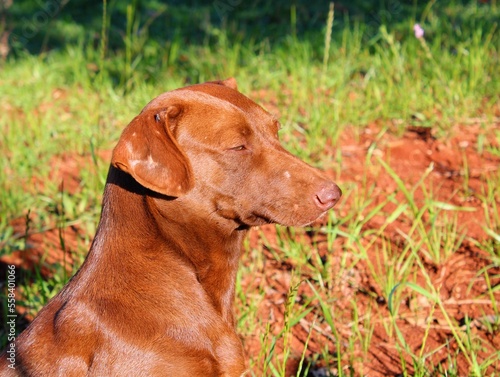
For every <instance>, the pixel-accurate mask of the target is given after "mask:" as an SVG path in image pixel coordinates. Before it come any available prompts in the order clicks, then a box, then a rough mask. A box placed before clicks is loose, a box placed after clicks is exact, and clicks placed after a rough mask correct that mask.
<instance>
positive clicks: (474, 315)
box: [243, 124, 500, 376]
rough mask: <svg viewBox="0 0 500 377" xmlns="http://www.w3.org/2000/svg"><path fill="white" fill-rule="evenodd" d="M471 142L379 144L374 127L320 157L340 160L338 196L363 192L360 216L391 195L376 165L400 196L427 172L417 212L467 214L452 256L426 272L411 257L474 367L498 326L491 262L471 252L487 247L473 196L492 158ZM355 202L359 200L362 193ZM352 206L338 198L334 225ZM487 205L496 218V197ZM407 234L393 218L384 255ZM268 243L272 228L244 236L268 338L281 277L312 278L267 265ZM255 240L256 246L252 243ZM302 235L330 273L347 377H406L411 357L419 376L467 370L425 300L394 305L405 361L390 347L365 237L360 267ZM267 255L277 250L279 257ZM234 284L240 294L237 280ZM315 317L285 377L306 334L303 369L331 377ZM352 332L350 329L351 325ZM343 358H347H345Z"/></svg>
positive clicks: (278, 324)
mask: <svg viewBox="0 0 500 377" xmlns="http://www.w3.org/2000/svg"><path fill="white" fill-rule="evenodd" d="M481 132H482V131H481V129H480V127H479V126H474V125H468V126H457V127H456V128H455V129H454V131H453V132H452V135H453V136H452V137H450V138H447V139H435V138H433V137H432V135H431V133H430V130H429V129H423V128H409V129H408V131H407V132H406V133H405V134H404V135H403V136H402V137H396V136H394V135H393V134H391V133H385V134H383V135H382V136H380V127H379V126H377V125H376V124H374V125H372V126H370V127H368V128H367V129H366V130H365V131H364V132H363V133H362V134H356V132H354V131H353V130H352V131H349V130H348V131H346V132H344V133H343V134H342V135H341V137H340V140H339V142H338V144H337V145H335V146H331V147H329V148H328V149H327V150H325V151H324V153H327V154H330V155H331V156H332V161H333V160H334V156H335V152H336V149H340V150H341V152H342V156H343V157H342V169H341V176H340V179H339V178H337V183H339V185H340V186H341V187H342V185H343V184H344V185H347V184H348V183H351V184H352V183H354V184H356V185H364V186H365V187H371V186H372V185H373V190H371V191H370V192H369V195H370V196H371V197H370V198H371V199H373V201H372V203H371V204H370V206H369V207H368V208H365V209H364V210H363V211H364V213H365V214H367V213H369V211H370V210H371V209H373V208H374V207H375V206H377V205H379V204H380V203H383V202H384V200H385V199H386V198H387V196H388V195H389V194H391V193H394V192H399V191H400V190H398V186H397V184H396V182H395V180H394V179H393V178H392V177H391V176H390V174H389V173H388V172H387V170H386V169H384V168H383V167H382V166H381V164H380V163H377V158H380V159H382V160H383V161H385V162H386V163H388V164H389V166H390V167H391V168H392V169H393V170H394V171H395V173H396V174H397V175H398V176H399V177H400V178H401V180H402V181H403V182H404V183H405V186H406V188H407V189H411V188H412V187H414V186H415V185H416V184H417V183H418V181H419V180H420V179H421V177H422V176H423V175H424V174H426V173H425V172H426V171H427V170H428V169H429V167H430V166H433V170H432V172H431V173H430V174H429V175H428V176H427V177H426V178H425V180H424V181H423V187H424V189H423V188H417V189H415V191H414V199H415V203H416V205H417V206H418V207H419V208H421V207H422V206H423V205H424V201H425V198H426V196H427V197H428V196H429V194H428V193H429V192H432V199H433V200H434V201H439V202H442V203H446V204H450V205H453V206H456V207H467V208H468V210H467V211H458V212H456V213H457V216H458V218H457V220H458V221H457V224H458V226H457V229H456V231H457V233H458V234H459V235H460V234H464V235H465V237H464V238H463V241H462V242H461V243H460V244H459V246H458V250H456V252H455V253H453V254H452V255H450V256H447V257H443V259H442V260H441V261H440V262H439V263H435V261H433V260H431V259H430V258H429V256H428V255H427V254H425V253H422V254H420V257H421V258H422V260H423V263H424V265H425V267H426V271H427V273H428V275H429V277H430V279H431V281H432V285H433V286H434V287H435V288H436V289H437V291H438V292H439V296H440V298H441V300H442V302H443V304H444V308H445V313H446V315H447V316H448V317H449V320H450V321H451V323H452V324H453V326H454V328H459V332H460V334H459V336H460V337H461V339H462V341H466V340H465V339H466V338H467V336H468V335H467V331H469V334H470V338H471V339H473V340H472V343H473V344H474V345H473V347H475V348H476V349H477V350H478V351H477V354H478V355H479V358H480V360H479V363H481V362H483V361H485V360H487V359H488V358H491V357H492V355H494V354H496V353H497V352H498V349H500V332H499V331H498V328H497V329H494V331H491V327H492V326H491V325H493V324H494V323H498V318H497V317H496V315H495V312H494V308H493V307H492V299H491V297H490V296H489V294H488V284H490V286H491V287H495V286H498V285H499V284H500V269H499V268H498V267H495V268H494V267H492V266H491V265H490V264H491V259H489V258H488V255H486V254H485V252H484V251H482V250H481V249H480V248H478V247H477V244H476V243H475V242H474V240H475V241H479V242H482V241H485V240H486V239H487V237H488V235H487V234H486V233H485V231H484V225H485V224H486V219H485V211H484V208H483V206H484V205H485V204H484V201H483V200H480V199H479V196H480V195H484V194H485V192H486V179H487V177H488V176H490V175H491V174H495V173H497V169H498V166H499V164H500V158H499V157H498V156H495V155H492V154H490V153H487V152H484V153H478V152H477V148H476V146H477V138H478V135H479V134H480V133H481ZM483 132H484V131H483ZM488 142H489V143H490V145H491V146H492V147H496V148H498V145H495V142H496V141H494V140H489V141H488ZM369 153H370V154H371V156H372V157H371V158H370V159H369V160H370V161H371V162H370V163H369V164H366V163H365V161H366V160H367V154H369ZM332 175H333V174H332ZM424 190H425V191H426V192H427V194H426V193H424ZM358 192H360V193H362V194H367V193H366V192H365V191H363V190H361V191H358ZM358 199H359V198H356V197H353V196H352V195H351V196H349V197H347V198H345V199H344V200H346V202H345V203H344V204H343V205H342V204H341V205H340V206H339V208H341V210H339V211H340V212H339V213H338V217H340V218H342V216H345V215H346V214H347V213H349V212H350V211H351V210H352V206H354V205H355V204H354V202H355V201H356V200H358ZM495 200H496V202H497V208H498V204H499V199H498V194H497V196H496V197H495ZM396 202H405V198H404V195H403V194H402V193H398V194H397V195H396ZM395 207H396V205H395V204H394V203H388V204H386V205H385V206H383V207H382V210H381V211H380V213H381V214H380V215H376V216H374V217H373V218H371V219H370V220H369V221H368V222H367V223H366V224H365V225H364V229H363V230H364V231H367V230H370V229H373V230H377V229H380V228H381V227H382V226H383V225H384V223H385V221H386V216H387V214H390V213H392V211H394V209H395ZM384 214H385V215H384ZM318 225H320V224H318ZM412 225H413V224H412V222H411V219H409V218H408V217H405V216H400V217H398V219H397V220H395V221H394V222H392V223H391V224H389V226H387V227H386V228H385V229H384V231H383V233H382V237H383V238H384V240H385V242H386V243H389V244H390V246H391V252H392V254H395V253H396V254H397V253H400V252H401V251H402V250H403V248H404V246H405V240H404V238H403V236H402V234H407V233H408V231H409V230H410V228H411V227H412ZM274 233H275V231H274V228H273V227H271V226H269V227H265V228H264V229H263V230H262V231H257V230H255V231H253V233H252V234H251V243H250V244H251V247H253V248H257V249H260V250H262V252H263V253H264V256H265V258H266V261H265V263H264V266H265V267H264V268H263V269H261V270H260V271H256V272H255V275H254V276H252V277H251V278H248V279H247V281H248V282H249V283H250V282H255V281H260V279H265V281H266V283H267V285H268V287H269V289H268V290H267V291H266V299H265V300H264V302H263V303H262V305H261V307H259V309H258V313H259V314H258V315H259V317H260V318H266V319H269V321H271V329H273V328H274V329H276V330H275V332H276V333H277V332H279V331H280V330H281V329H282V328H283V324H284V321H283V318H284V307H285V300H286V294H287V292H288V289H289V287H290V271H291V269H292V268H297V269H299V270H300V271H301V277H302V278H310V279H312V280H311V281H314V279H315V278H316V277H315V276H314V275H312V273H311V271H310V269H308V266H307V265H306V266H303V265H302V266H297V265H296V263H295V262H294V261H293V260H288V259H287V258H286V257H285V256H284V255H283V259H282V261H281V262H277V261H276V260H275V258H274V256H273V254H272V253H271V252H269V250H268V247H271V248H273V246H276V244H275V243H273V239H274V238H275V237H273V234H274ZM262 234H264V235H265V237H262V236H261V235H262ZM307 235H308V237H303V238H302V242H310V243H311V245H313V247H314V248H316V250H317V252H318V253H319V254H320V255H321V257H322V259H323V260H327V261H331V271H330V273H331V276H333V281H334V282H335V284H334V285H333V286H330V287H329V289H330V290H331V291H330V294H329V296H330V297H335V302H334V303H333V304H332V313H333V315H334V316H335V318H334V321H335V326H336V329H335V332H336V333H337V336H338V338H339V339H341V344H340V346H339V349H340V353H341V354H340V357H341V358H342V361H343V363H342V364H343V365H352V366H353V367H354V370H352V371H350V372H352V373H354V375H367V376H399V375H402V373H403V372H407V373H409V374H410V375H411V374H412V373H413V372H414V370H413V363H412V359H411V355H410V353H413V354H414V355H426V366H425V367H426V368H427V369H428V372H429V373H431V374H432V373H433V372H434V373H435V372H436V371H437V370H439V366H440V365H441V364H442V365H441V367H442V368H443V369H444V370H450V369H451V365H450V360H456V364H457V365H456V368H457V374H458V375H468V373H469V371H470V370H469V367H470V363H469V361H468V360H467V358H466V357H465V356H464V355H463V353H462V352H460V350H459V346H458V344H457V342H456V339H455V337H454V335H453V329H452V327H451V326H450V323H449V322H448V321H447V319H446V318H445V315H444V314H443V313H442V311H441V310H440V309H439V308H438V307H437V306H436V305H434V303H433V302H430V300H429V299H427V298H426V297H425V296H422V295H417V294H413V295H410V294H406V295H403V297H404V300H402V302H401V303H399V305H398V312H397V315H396V316H395V317H394V320H395V323H396V324H397V327H398V331H400V332H401V336H402V337H403V338H404V340H405V342H406V344H407V345H408V347H409V352H407V351H405V349H404V348H403V346H402V345H401V343H399V342H398V340H397V339H398V336H397V335H396V332H395V330H394V328H392V327H391V326H390V322H391V321H392V319H391V314H390V312H389V309H388V304H387V302H386V297H384V292H383V291H382V287H381V286H380V283H379V282H378V281H376V280H375V278H374V276H373V274H372V273H371V272H370V269H369V268H368V262H370V263H371V265H373V266H376V268H377V274H378V275H380V276H385V275H386V274H388V271H385V270H384V265H383V263H380V259H381V257H380V255H377V253H379V250H380V243H381V242H380V239H378V240H373V239H371V238H370V237H367V238H366V239H363V240H361V242H362V243H363V244H364V246H367V245H368V244H369V243H370V242H373V243H372V245H374V246H379V247H378V248H377V247H373V246H372V247H371V248H369V249H368V259H369V261H365V260H359V258H358V255H354V254H353V253H352V252H350V251H346V250H345V248H344V247H345V243H346V242H347V241H346V239H345V238H337V239H336V240H335V241H334V243H333V247H332V248H331V249H328V246H327V244H326V236H325V235H324V234H322V233H321V232H317V233H316V234H314V231H313V232H309V233H307ZM264 239H265V240H266V241H264ZM277 249H278V250H279V247H278V248H277ZM346 253H347V255H346ZM341 261H343V263H344V265H348V266H349V265H353V266H354V267H353V268H352V269H348V270H346V269H343V270H342V268H341V267H340V266H341ZM412 273H413V274H415V276H416V281H417V283H418V284H419V285H420V286H422V287H425V278H424V276H423V275H422V273H421V272H419V269H418V268H415V269H414V270H412ZM485 276H487V278H488V280H489V283H487V280H486V278H485ZM243 279H244V284H245V278H243ZM318 291H320V290H319V289H318ZM493 295H494V301H496V302H500V293H499V292H498V290H496V292H495V293H493ZM302 296H304V297H312V296H313V293H312V292H311V289H310V287H309V286H308V285H307V284H302V285H301V286H300V288H299V293H298V297H299V302H300V297H302ZM353 303H354V304H353ZM313 304H314V302H313ZM316 304H318V303H317V302H316ZM354 308H356V310H354ZM319 311H320V310H319V307H317V308H316V309H315V310H313V311H312V312H311V313H310V314H309V315H307V316H306V317H304V318H303V319H302V320H301V321H300V322H299V324H298V325H296V326H295V327H294V328H293V335H294V341H293V342H292V355H293V358H292V359H295V360H292V361H291V362H289V364H288V365H287V375H289V376H292V375H296V371H297V366H298V364H299V360H300V358H301V355H302V352H303V350H304V345H305V342H306V340H307V337H308V333H309V332H311V337H310V339H309V343H308V346H307V351H306V354H305V359H306V361H311V360H314V359H316V361H314V366H313V369H315V370H317V371H318V374H316V375H325V376H326V375H328V374H327V372H329V373H333V375H336V374H337V373H338V371H337V370H336V367H337V366H336V365H331V364H332V363H331V360H332V359H336V358H337V356H339V355H336V354H335V352H336V350H337V341H336V339H335V337H334V336H333V334H334V331H333V330H332V329H331V328H330V327H329V326H328V325H327V324H326V323H322V322H321V321H318V320H317V318H315V314H316V313H318V312H319ZM354 322H356V323H357V324H356V325H354ZM493 328H494V326H493ZM311 329H312V330H311ZM355 331H359V332H360V333H361V336H359V337H358V338H356V334H355ZM260 338H262V332H259V333H258V334H252V335H249V336H247V337H246V338H245V339H244V342H245V344H246V345H247V348H248V350H249V353H250V354H252V355H255V354H256V353H257V352H259V350H260V347H261V345H260V342H259V340H258V339H260ZM353 338H354V339H358V340H359V342H358V343H356V344H354V346H350V345H349V343H348V341H349V339H353ZM362 338H363V339H370V341H369V345H368V346H367V347H366V345H363V344H361V339H362ZM326 344H328V349H329V350H330V352H331V353H332V354H331V358H330V364H329V365H326V363H325V362H322V358H321V357H319V358H318V357H317V355H319V354H321V352H322V350H324V349H325V345H326ZM276 347H277V349H278V350H279V349H280V347H283V344H282V343H278V345H277V346H276ZM363 347H366V349H363ZM353 348H354V350H355V351H356V352H355V353H356V355H355V356H354V358H350V359H347V358H346V357H343V356H342V350H346V349H349V350H352V349H353ZM346 354H347V352H346ZM349 354H350V355H351V356H352V352H349ZM402 360H404V361H402ZM492 361H493V363H492V364H491V366H490V367H489V369H488V371H489V372H492V371H495V370H499V369H500V362H499V358H498V357H494V358H493V359H492ZM403 362H406V368H405V370H402V366H401V365H402V363H403ZM344 372H347V371H344ZM322 373H323V374H322Z"/></svg>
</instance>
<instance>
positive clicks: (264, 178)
mask: <svg viewBox="0 0 500 377" xmlns="http://www.w3.org/2000/svg"><path fill="white" fill-rule="evenodd" d="M278 128H279V125H278V122H277V121H276V119H274V118H273V117H272V116H271V115H270V114H269V113H267V112H266V111H265V110H264V109H262V108H261V107H260V106H258V105H257V104H255V103H254V102H253V101H251V100H250V99H248V98H247V97H245V96H244V95H242V94H241V93H240V92H238V91H237V88H236V82H235V80H234V79H228V80H225V81H219V82H212V83H205V84H199V85H194V86H190V87H186V88H182V89H178V90H175V91H172V92H168V93H164V94H162V95H160V96H159V97H157V98H156V99H154V100H153V101H151V102H150V103H149V104H148V105H147V106H146V107H145V108H144V110H143V111H142V112H141V113H140V114H139V115H138V116H137V117H135V118H134V120H132V122H131V123H130V124H129V125H128V127H127V128H126V129H125V131H124V132H123V134H122V136H121V137H120V140H119V141H118V145H117V146H116V148H115V149H114V151H113V157H112V161H111V167H110V170H109V174H108V179H107V183H106V188H105V191H104V199H103V208H102V215H101V221H100V224H99V228H98V230H97V234H96V236H95V239H94V242H93V244H92V246H91V248H90V252H89V254H88V256H87V259H86V260H85V263H84V264H83V265H82V267H81V268H80V270H79V271H78V273H77V274H76V275H75V276H74V277H73V278H72V279H71V280H70V281H69V282H68V284H67V285H66V286H65V287H64V289H63V290H62V291H61V292H60V293H59V294H58V295H57V296H55V297H54V298H53V299H52V300H51V301H50V302H49V303H48V304H47V306H45V307H44V308H43V309H42V310H41V311H40V313H39V314H38V316H37V317H36V319H35V320H34V321H33V322H32V323H31V325H30V326H29V327H28V328H27V329H26V330H25V331H24V332H23V333H22V334H21V335H19V337H18V338H17V340H16V341H15V344H14V345H15V363H14V365H12V364H11V363H10V362H9V361H7V356H6V354H5V353H4V354H3V355H2V357H1V359H0V374H1V375H2V376H64V377H67V376H120V377H121V376H175V377H181V376H186V377H197V376H203V377H207V376H228V377H229V376H231V377H232V376H242V375H243V374H244V373H245V370H246V367H245V361H244V357H243V350H242V346H241V342H240V339H239V338H238V335H237V334H236V332H235V321H234V316H233V309H232V304H233V300H234V284H235V276H236V270H237V267H238V258H239V257H240V254H241V247H242V241H243V237H244V236H245V235H246V234H247V230H248V229H249V228H250V227H252V226H257V225H261V224H267V223H279V224H284V225H288V226H301V225H306V224H309V223H311V222H312V221H314V220H315V219H316V218H318V217H319V216H321V215H322V214H324V213H325V212H326V211H328V210H329V209H330V208H332V207H333V206H334V205H335V203H336V202H337V201H338V200H339V198H340V196H341V191H340V189H339V188H338V187H337V185H335V183H333V182H331V181H330V180H329V179H328V177H327V176H326V175H324V174H323V173H321V172H320V171H318V170H316V169H314V168H312V167H310V166H308V165H307V164H305V163H304V162H302V161H300V160H299V159H297V158H296V157H294V156H292V155H291V154H290V153H288V152H287V151H285V150H284V149H283V148H282V147H281V146H280V143H279V141H278V136H277V133H278ZM13 366H14V367H15V369H12V367H13Z"/></svg>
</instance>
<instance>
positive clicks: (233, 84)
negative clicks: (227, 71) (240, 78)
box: [207, 77, 238, 90]
mask: <svg viewBox="0 0 500 377" xmlns="http://www.w3.org/2000/svg"><path fill="white" fill-rule="evenodd" d="M207 84H217V85H224V86H227V87H228V88H231V89H234V90H238V84H237V83H236V79H235V78H234V77H230V78H228V79H225V80H219V81H209V82H208V83H207Z"/></svg>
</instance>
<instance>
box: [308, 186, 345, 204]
mask: <svg viewBox="0 0 500 377" xmlns="http://www.w3.org/2000/svg"><path fill="white" fill-rule="evenodd" d="M341 196H342V190H340V187H339V186H337V185H336V184H335V183H333V182H330V183H328V184H326V185H323V186H322V187H321V188H320V189H319V191H318V192H317V193H316V197H315V198H314V199H315V203H316V205H317V206H318V208H319V209H321V210H322V211H328V210H329V209H330V208H332V207H333V206H334V205H335V204H337V202H338V201H339V199H340V197H341Z"/></svg>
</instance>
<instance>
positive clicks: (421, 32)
mask: <svg viewBox="0 0 500 377" xmlns="http://www.w3.org/2000/svg"><path fill="white" fill-rule="evenodd" d="M413 32H414V33H415V37H416V38H417V39H420V38H423V37H424V29H422V26H420V24H415V25H413Z"/></svg>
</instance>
